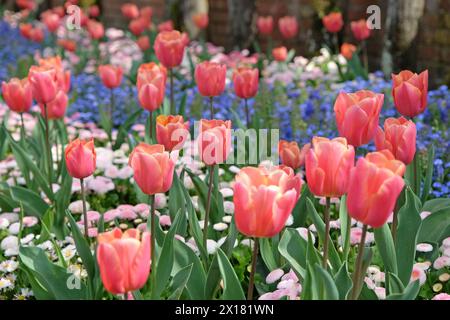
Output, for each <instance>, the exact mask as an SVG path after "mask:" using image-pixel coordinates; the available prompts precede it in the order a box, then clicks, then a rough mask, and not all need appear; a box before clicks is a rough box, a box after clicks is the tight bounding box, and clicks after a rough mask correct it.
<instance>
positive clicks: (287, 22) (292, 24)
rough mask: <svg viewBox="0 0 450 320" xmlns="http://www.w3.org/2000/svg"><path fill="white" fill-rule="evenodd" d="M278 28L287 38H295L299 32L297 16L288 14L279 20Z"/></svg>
mask: <svg viewBox="0 0 450 320" xmlns="http://www.w3.org/2000/svg"><path fill="white" fill-rule="evenodd" d="M278 29H280V32H281V35H282V36H283V38H285V39H290V38H293V37H295V36H296V35H297V33H298V22H297V19H296V18H295V17H290V16H286V17H283V18H280V20H278Z"/></svg>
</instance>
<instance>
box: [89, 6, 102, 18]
mask: <svg viewBox="0 0 450 320" xmlns="http://www.w3.org/2000/svg"><path fill="white" fill-rule="evenodd" d="M88 14H89V17H91V18H97V17H99V16H100V8H99V6H97V5H93V6H90V7H89V8H88Z"/></svg>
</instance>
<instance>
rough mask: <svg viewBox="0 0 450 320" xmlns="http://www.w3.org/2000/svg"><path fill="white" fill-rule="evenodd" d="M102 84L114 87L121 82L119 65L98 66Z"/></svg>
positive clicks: (109, 87) (121, 73)
mask: <svg viewBox="0 0 450 320" xmlns="http://www.w3.org/2000/svg"><path fill="white" fill-rule="evenodd" d="M98 71H99V73H100V78H101V79H102V82H103V85H104V86H105V87H107V88H108V89H114V88H117V87H118V86H120V84H121V83H122V76H123V70H122V68H121V67H115V66H112V65H103V66H100V67H99V68H98Z"/></svg>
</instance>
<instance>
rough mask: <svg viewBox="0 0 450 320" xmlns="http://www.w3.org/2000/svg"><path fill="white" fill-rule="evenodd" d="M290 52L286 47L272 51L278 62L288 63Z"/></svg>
mask: <svg viewBox="0 0 450 320" xmlns="http://www.w3.org/2000/svg"><path fill="white" fill-rule="evenodd" d="M287 55H288V50H287V48H286V47H278V48H274V49H273V50H272V56H273V58H274V59H275V60H276V61H278V62H284V61H286V58H287Z"/></svg>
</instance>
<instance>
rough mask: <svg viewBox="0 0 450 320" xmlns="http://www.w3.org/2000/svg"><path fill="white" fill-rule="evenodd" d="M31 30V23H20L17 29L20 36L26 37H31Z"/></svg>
mask: <svg viewBox="0 0 450 320" xmlns="http://www.w3.org/2000/svg"><path fill="white" fill-rule="evenodd" d="M32 30H33V25H32V24H31V23H21V24H20V25H19V31H20V34H21V35H22V37H24V38H26V39H30V38H31V32H32Z"/></svg>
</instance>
